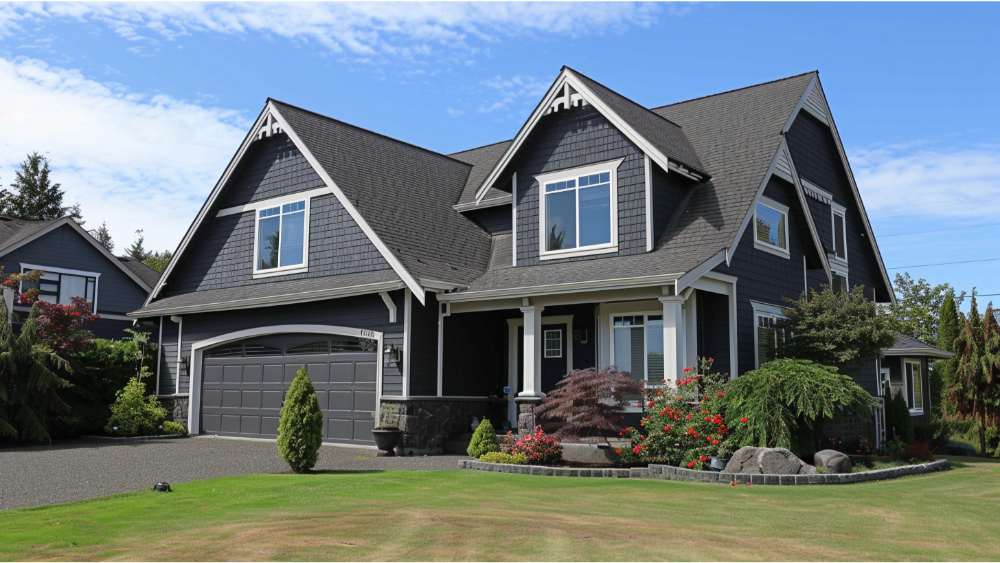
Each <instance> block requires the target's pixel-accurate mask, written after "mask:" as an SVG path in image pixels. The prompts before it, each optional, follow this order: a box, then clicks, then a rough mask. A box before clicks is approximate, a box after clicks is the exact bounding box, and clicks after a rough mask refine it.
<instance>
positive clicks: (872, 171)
mask: <svg viewBox="0 0 1000 563" xmlns="http://www.w3.org/2000/svg"><path fill="white" fill-rule="evenodd" d="M851 152H852V154H851V155H850V159H851V166H852V168H853V170H854V173H855V177H856V179H857V181H858V186H859V189H860V190H861V192H862V196H863V197H864V201H865V206H866V207H867V209H868V211H869V213H871V214H872V215H878V216H882V217H894V218H898V217H925V218H938V219H942V220H948V219H982V218H985V217H996V216H998V214H1000V147H998V146H980V147H973V148H961V149H958V148H956V149H949V148H939V147H937V146H936V145H934V144H931V143H923V142H916V143H910V144H907V145H889V146H882V147H876V148H869V149H856V150H853V151H851Z"/></svg>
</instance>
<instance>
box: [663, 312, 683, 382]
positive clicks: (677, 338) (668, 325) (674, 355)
mask: <svg viewBox="0 0 1000 563" xmlns="http://www.w3.org/2000/svg"><path fill="white" fill-rule="evenodd" d="M660 303H662V304H663V377H664V379H666V380H668V381H670V380H673V381H677V380H678V379H681V376H682V375H683V374H684V368H685V367H687V366H686V365H685V362H686V356H687V345H686V344H685V336H686V334H685V333H686V331H685V329H684V298H683V297H681V296H679V295H671V296H669V297H660Z"/></svg>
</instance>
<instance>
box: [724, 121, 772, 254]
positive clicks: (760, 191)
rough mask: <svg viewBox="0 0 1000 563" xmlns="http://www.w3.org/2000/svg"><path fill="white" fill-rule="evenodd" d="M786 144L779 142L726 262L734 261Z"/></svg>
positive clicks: (728, 251) (728, 250)
mask: <svg viewBox="0 0 1000 563" xmlns="http://www.w3.org/2000/svg"><path fill="white" fill-rule="evenodd" d="M783 146H784V139H782V142H781V143H779V144H778V149H777V150H776V151H774V157H772V158H771V164H770V165H769V166H768V167H767V172H765V173H764V178H763V179H762V180H761V181H760V185H759V186H757V193H756V194H754V196H753V201H751V202H750V208H749V209H747V213H746V215H744V216H743V221H742V222H741V223H740V228H739V229H737V230H736V236H735V237H733V240H732V241H730V243H729V246H728V247H727V248H726V264H727V265H728V264H731V263H732V261H733V256H734V255H735V254H736V249H737V248H738V247H739V244H740V240H742V239H743V233H744V232H746V230H747V226H749V225H750V221H751V220H752V219H753V216H754V213H755V212H756V211H757V203H758V202H759V201H760V198H761V196H763V195H764V189H766V188H767V183H768V182H770V181H771V175H773V174H774V173H775V170H776V169H777V167H778V160H780V159H781V155H782V152H781V149H782V147H783Z"/></svg>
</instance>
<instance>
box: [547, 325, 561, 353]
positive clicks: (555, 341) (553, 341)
mask: <svg viewBox="0 0 1000 563" xmlns="http://www.w3.org/2000/svg"><path fill="white" fill-rule="evenodd" d="M562 334H563V333H562V331H561V330H546V331H545V357H546V358H561V357H562V355H563V354H562V342H563V338H562Z"/></svg>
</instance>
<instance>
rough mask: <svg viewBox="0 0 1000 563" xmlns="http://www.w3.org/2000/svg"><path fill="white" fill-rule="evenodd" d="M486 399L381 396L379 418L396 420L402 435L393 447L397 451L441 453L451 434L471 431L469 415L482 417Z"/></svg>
mask: <svg viewBox="0 0 1000 563" xmlns="http://www.w3.org/2000/svg"><path fill="white" fill-rule="evenodd" d="M488 408H489V405H488V402H487V400H486V399H483V400H481V401H480V400H455V399H448V397H441V398H439V399H419V400H406V399H393V398H390V397H383V398H382V407H381V412H380V417H381V418H380V420H382V421H383V422H384V423H388V424H396V425H397V427H398V428H399V429H400V430H402V431H403V436H402V438H401V439H400V441H399V446H398V447H397V448H396V453H397V454H400V455H410V454H415V455H421V454H428V455H440V454H442V453H444V446H445V443H446V442H448V439H449V438H450V437H451V435H452V434H464V433H467V432H471V431H472V430H471V424H472V417H477V418H480V419H481V418H483V416H484V415H485V414H486V413H487V411H488Z"/></svg>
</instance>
